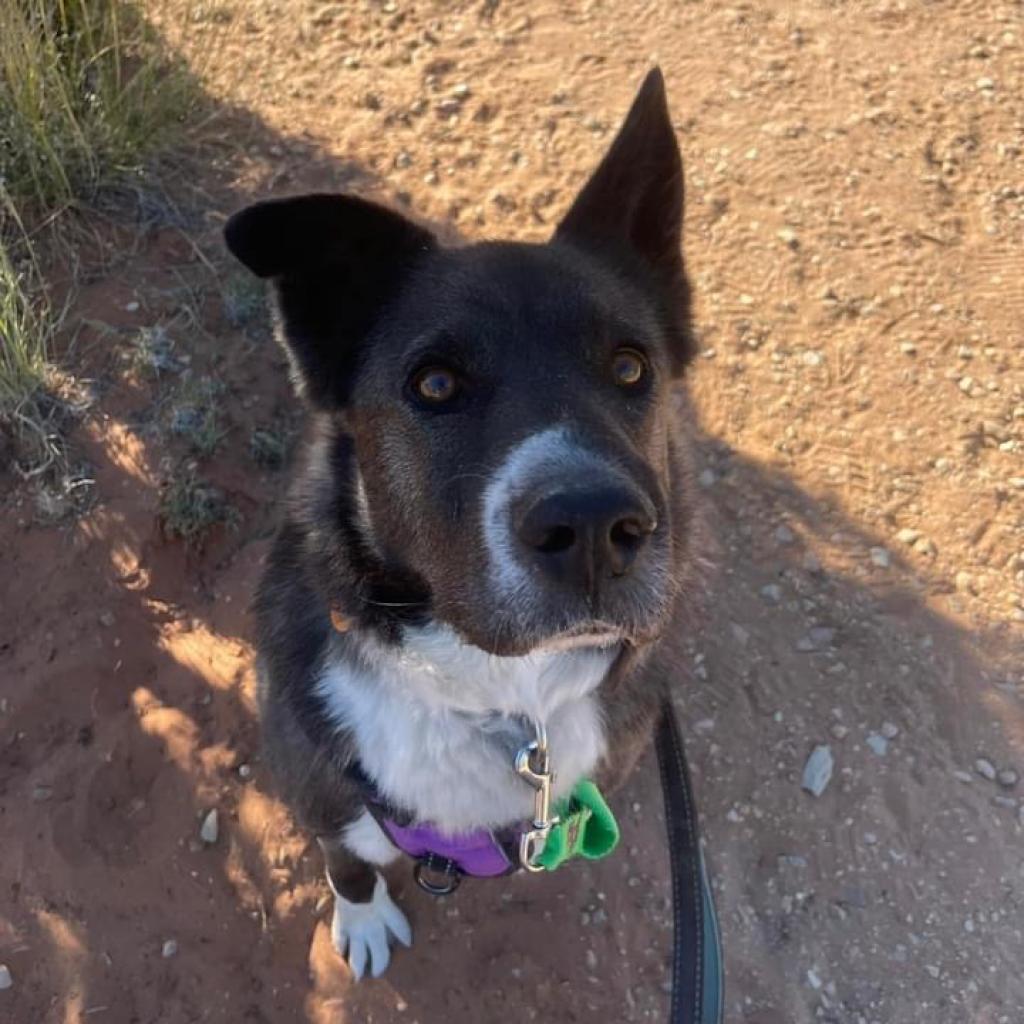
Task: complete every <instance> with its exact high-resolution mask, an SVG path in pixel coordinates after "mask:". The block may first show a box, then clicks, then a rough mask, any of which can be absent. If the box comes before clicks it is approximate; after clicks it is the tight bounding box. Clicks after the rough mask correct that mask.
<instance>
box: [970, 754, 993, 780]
mask: <svg viewBox="0 0 1024 1024" xmlns="http://www.w3.org/2000/svg"><path fill="white" fill-rule="evenodd" d="M974 770H975V771H976V772H977V773H978V774H979V775H980V776H981V777H982V778H983V779H988V781H989V782H995V781H996V768H995V765H994V764H993V763H992V762H991V761H990V760H989V759H988V758H987V757H979V758H978V760H977V761H975V762H974Z"/></svg>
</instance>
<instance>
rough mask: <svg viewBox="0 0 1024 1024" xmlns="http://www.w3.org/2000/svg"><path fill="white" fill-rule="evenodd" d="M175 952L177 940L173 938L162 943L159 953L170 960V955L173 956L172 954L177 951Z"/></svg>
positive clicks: (176, 950)
mask: <svg viewBox="0 0 1024 1024" xmlns="http://www.w3.org/2000/svg"><path fill="white" fill-rule="evenodd" d="M177 952H178V943H177V941H176V940H175V939H168V940H167V941H166V942H165V943H164V944H163V948H162V949H161V950H160V955H161V956H162V957H163V958H164V959H165V960H170V958H171V957H172V956H174V954H175V953H177Z"/></svg>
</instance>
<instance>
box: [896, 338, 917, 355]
mask: <svg viewBox="0 0 1024 1024" xmlns="http://www.w3.org/2000/svg"><path fill="white" fill-rule="evenodd" d="M900 351H901V352H902V353H903V354H904V355H905V356H913V355H917V346H916V345H915V344H914V343H913V342H912V341H903V342H900Z"/></svg>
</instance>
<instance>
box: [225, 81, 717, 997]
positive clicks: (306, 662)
mask: <svg viewBox="0 0 1024 1024" xmlns="http://www.w3.org/2000/svg"><path fill="white" fill-rule="evenodd" d="M682 215H683V173H682V164H681V161H680V156H679V149H678V146H677V143H676V138H675V134H674V132H673V129H672V125H671V122H670V119H669V114H668V109H667V105H666V99H665V89H664V83H663V80H662V76H661V74H660V72H658V71H653V72H651V73H650V74H649V75H648V77H647V79H646V80H645V82H644V84H643V86H642V88H641V90H640V93H639V95H638V96H637V98H636V100H635V102H634V104H633V106H632V109H631V110H630V112H629V114H628V116H627V118H626V121H625V123H624V125H623V127H622V128H621V130H620V132H619V134H618V136H617V137H616V139H615V141H614V143H613V145H612V147H611V149H610V150H609V152H608V153H607V155H606V156H605V158H604V160H603V161H602V163H601V164H600V166H599V167H598V169H597V171H596V173H595V174H594V175H593V177H592V178H591V179H590V181H589V182H588V183H587V184H586V186H585V187H584V188H583V190H582V192H581V193H580V194H579V196H578V197H577V198H576V200H575V202H574V203H573V205H572V207H571V209H570V210H569V212H568V213H567V214H566V216H565V218H564V220H562V222H561V223H560V224H559V226H558V228H557V230H556V231H555V233H554V236H553V237H552V238H551V240H550V241H549V242H547V243H546V244H543V245H527V244H520V243H513V242H485V243H481V244H475V245H467V246H464V247H456V248H448V247H442V246H441V245H440V244H438V243H437V241H436V240H435V238H434V236H433V235H432V234H431V233H430V232H429V231H427V230H425V229H424V228H423V227H419V226H417V225H416V224H414V223H412V222H410V221H409V220H407V219H406V218H405V217H403V216H401V215H399V214H398V213H395V212H393V211H391V210H388V209H385V208H383V207H380V206H377V205H374V204H372V203H369V202H366V201H363V200H361V199H357V198H353V197H351V196H344V195H308V196H301V197H298V198H292V199H283V200H275V201H270V202H265V203H260V204H258V205H256V206H252V207H250V208H248V209H246V210H243V211H242V212H240V213H238V214H236V215H235V216H234V217H233V218H232V219H231V220H230V221H229V223H228V225H227V228H226V238H227V244H228V247H229V248H230V250H231V252H232V253H234V255H235V256H237V257H238V259H240V260H241V261H242V262H243V263H244V264H245V265H246V266H247V267H249V268H250V269H251V270H252V271H253V272H254V273H256V274H257V275H259V276H260V277H264V278H269V279H271V280H272V282H273V284H274V288H275V291H276V297H277V305H278V309H279V313H280V327H281V334H282V337H283V341H284V345H285V347H286V349H287V352H288V355H289V357H290V360H291V364H292V368H293V371H294V376H295V381H296V383H297V385H298V389H299V390H300V392H301V393H302V395H303V396H304V397H305V399H306V401H307V402H308V404H309V406H310V407H311V409H312V414H313V417H314V424H313V426H314V436H313V440H312V442H311V443H310V445H309V446H308V449H307V450H306V452H305V457H304V464H303V468H302V469H301V471H300V472H299V474H298V478H297V480H296V482H295V485H294V487H293V490H292V492H291V496H290V500H289V503H288V509H287V513H286V516H285V521H284V524H283V526H282V527H281V530H280V533H279V534H278V537H277V540H276V543H275V544H274V547H273V551H272V553H271V555H270V558H269V562H268V565H267V567H266V572H265V576H264V578H263V581H262V585H261V587H260V590H259V594H258V598H257V602H256V607H257V614H258V646H259V651H260V677H261V683H260V685H261V716H262V724H263V731H264V738H265V750H266V757H267V759H268V761H269V763H270V765H271V768H272V770H273V772H274V774H275V776H276V779H277V782H278V784H279V786H280V789H281V791H282V795H283V797H284V799H285V800H286V802H287V803H288V804H289V806H290V807H291V808H292V810H293V811H294V813H295V814H296V816H297V817H298V820H299V821H300V822H301V823H302V824H303V825H304V826H305V827H307V828H308V829H310V830H311V831H312V833H314V834H315V835H316V837H317V838H318V840H319V842H320V845H321V846H322V848H323V851H324V855H325V858H326V863H327V874H328V879H329V882H330V885H331V888H332V890H333V892H334V894H335V897H336V898H335V907H334V921H333V928H332V936H333V940H334V943H335V945H336V947H337V948H338V951H339V953H341V954H342V955H347V958H348V962H349V964H350V966H351V968H352V970H353V972H354V973H355V975H356V976H357V977H358V976H360V975H362V974H363V972H364V971H366V970H367V969H369V970H370V971H371V972H372V973H373V974H374V975H379V974H380V973H381V972H382V971H383V970H384V969H385V968H386V966H387V964H388V960H389V956H390V952H389V945H390V943H391V941H392V940H394V939H397V940H398V941H400V942H402V943H404V944H406V945H408V944H409V943H410V941H411V934H410V928H409V925H408V922H407V921H406V919H405V917H404V916H403V914H402V912H401V911H400V910H399V909H398V908H397V907H396V906H395V904H394V903H393V902H392V901H391V899H390V897H389V896H388V892H387V886H386V884H385V881H384V879H383V877H382V876H381V874H380V873H379V871H378V869H379V868H380V867H381V866H383V865H386V864H388V863H389V862H390V861H392V860H393V859H394V858H395V857H396V856H397V854H398V850H397V849H396V847H395V845H394V844H393V843H392V841H391V839H393V838H394V834H393V833H391V834H386V832H385V830H384V829H382V825H381V813H380V812H379V806H385V807H386V808H388V811H387V814H388V815H390V816H392V817H395V818H397V819H399V820H401V821H403V822H404V824H405V826H408V827H411V828H415V827H416V826H418V825H423V826H426V827H428V828H429V829H430V830H432V833H431V834H434V835H436V836H438V837H441V838H444V839H451V838H452V837H459V836H470V835H476V834H479V833H480V831H481V830H484V832H485V833H486V834H493V835H496V834H498V833H500V831H501V830H508V829H512V830H515V829H516V828H518V827H519V826H520V825H521V824H522V823H523V822H529V821H530V820H531V818H533V817H534V812H535V803H534V797H535V793H534V790H533V789H532V788H531V786H529V785H526V784H525V783H524V780H523V778H521V777H519V776H517V774H516V772H515V771H514V770H513V768H512V767H511V762H510V757H509V751H510V750H511V751H514V750H515V749H516V748H517V747H518V746H520V745H521V744H522V743H523V741H524V737H525V738H528V737H529V735H533V733H530V732H529V729H528V727H527V726H528V725H530V726H532V728H533V729H541V728H543V729H544V730H546V737H547V749H548V751H549V757H550V766H551V771H552V773H553V780H554V782H553V787H554V789H553V794H552V798H553V799H555V800H557V799H558V798H560V797H563V796H565V794H567V793H568V792H569V791H570V790H571V789H572V788H573V786H574V784H575V783H576V782H577V781H578V780H579V779H581V778H583V777H585V776H590V777H592V778H595V779H596V780H598V782H599V783H600V784H602V785H604V786H609V785H610V784H613V783H614V782H615V781H616V780H619V779H621V778H622V777H623V776H624V775H625V774H626V773H627V772H628V770H629V768H630V767H631V766H632V764H633V763H634V761H635V760H636V758H637V757H638V755H639V753H640V752H641V751H642V749H643V748H644V746H645V744H646V743H647V742H648V739H649V736H650V731H651V727H652V722H653V719H654V716H655V714H656V712H657V709H658V707H659V704H660V702H661V700H662V698H663V696H664V694H665V692H666V687H667V686H668V684H669V683H670V681H671V680H672V679H673V678H678V676H679V673H680V671H681V661H682V658H681V655H680V654H679V640H680V639H681V637H682V635H683V633H684V632H685V630H686V628H687V619H688V616H687V615H686V612H685V607H686V598H687V595H688V594H689V593H690V592H692V590H693V580H694V578H695V574H696V567H697V566H698V565H699V563H700V562H701V558H702V551H701V549H702V547H703V540H702V539H701V531H700V529H699V519H698V516H697V514H696V507H695V501H694V497H693V489H692V484H691V472H690V439H689V426H688V422H687V420H688V417H687V416H686V415H685V393H684V391H683V387H682V376H683V372H684V369H685V368H686V366H687V363H688V362H689V360H690V359H691V357H692V355H693V341H692V337H691V330H690V313H689V287H688V284H687V280H686V276H685V273H684V267H683V261H682V256H681V253H680V234H681V225H682ZM524 730H526V732H525V733H524ZM367 793H370V794H372V796H371V797H370V798H368V797H367ZM368 803H369V804H375V805H377V807H378V810H377V811H376V812H375V813H371V810H372V808H371V809H368V807H367V805H368ZM407 831H408V829H407ZM400 845H401V844H400ZM428 845H429V844H428ZM427 852H428V854H429V853H430V851H429V850H428V851H427ZM512 866H513V867H514V866H515V865H512ZM482 873H487V872H482ZM491 873H495V872H491Z"/></svg>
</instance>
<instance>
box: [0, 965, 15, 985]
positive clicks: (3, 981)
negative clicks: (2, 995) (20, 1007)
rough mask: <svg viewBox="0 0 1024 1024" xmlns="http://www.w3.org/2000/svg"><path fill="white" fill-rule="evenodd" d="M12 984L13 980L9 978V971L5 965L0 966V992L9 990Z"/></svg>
mask: <svg viewBox="0 0 1024 1024" xmlns="http://www.w3.org/2000/svg"><path fill="white" fill-rule="evenodd" d="M13 984H14V979H13V978H12V977H11V969H10V968H9V967H8V966H7V964H0V991H2V990H3V989H5V988H10V987H11V986H12V985H13Z"/></svg>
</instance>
